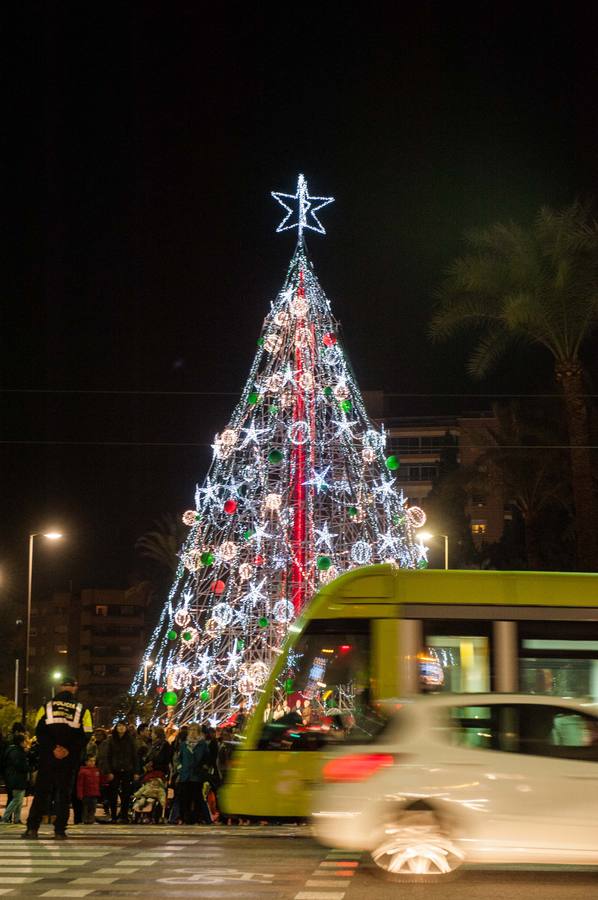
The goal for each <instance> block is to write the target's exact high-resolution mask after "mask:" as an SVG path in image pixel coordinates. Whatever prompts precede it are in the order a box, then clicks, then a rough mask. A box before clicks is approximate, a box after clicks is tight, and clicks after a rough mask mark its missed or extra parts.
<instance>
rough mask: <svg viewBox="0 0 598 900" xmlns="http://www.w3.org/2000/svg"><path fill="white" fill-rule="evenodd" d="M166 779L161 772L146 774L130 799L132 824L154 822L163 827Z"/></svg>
mask: <svg viewBox="0 0 598 900" xmlns="http://www.w3.org/2000/svg"><path fill="white" fill-rule="evenodd" d="M166 796H167V794H166V777H165V775H164V773H163V772H159V771H157V770H156V771H152V772H148V773H147V774H146V775H144V777H143V783H142V785H141V787H140V788H139V790H137V791H135V793H134V794H133V797H132V807H131V811H132V813H133V822H134V823H135V824H136V825H139V824H140V823H142V822H146V823H147V822H155V823H159V824H160V825H163V824H164V822H165V813H166Z"/></svg>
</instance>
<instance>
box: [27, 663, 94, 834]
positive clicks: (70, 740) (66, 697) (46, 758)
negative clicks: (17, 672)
mask: <svg viewBox="0 0 598 900" xmlns="http://www.w3.org/2000/svg"><path fill="white" fill-rule="evenodd" d="M77 687H78V685H77V681H76V679H75V678H64V679H63V681H62V683H61V685H60V687H59V689H58V693H57V694H56V696H55V697H54V699H53V700H50V701H49V702H48V703H46V705H45V706H42V707H40V709H39V711H38V714H37V725H36V728H35V735H36V737H37V742H38V745H39V770H38V773H37V780H36V782H35V793H34V797H33V803H32V804H31V809H30V810H29V817H28V819H27V831H26V832H25V833H24V834H23V835H21V837H23V838H25V839H35V838H37V832H38V830H39V826H40V824H41V821H42V817H43V815H44V814H45V812H46V811H47V808H48V805H49V802H50V799H51V798H53V799H54V804H55V813H56V819H55V822H54V837H55V838H58V839H64V838H66V826H67V822H68V818H69V801H70V796H71V791H72V789H73V783H74V779H75V776H76V774H77V771H78V769H79V765H80V763H81V756H82V753H83V749H84V747H85V745H86V743H87V741H88V740H89V736H90V735H91V731H92V722H91V714H90V712H89V710H88V709H83V704H82V703H77V701H76V699H75V696H74V695H75V694H76V692H77Z"/></svg>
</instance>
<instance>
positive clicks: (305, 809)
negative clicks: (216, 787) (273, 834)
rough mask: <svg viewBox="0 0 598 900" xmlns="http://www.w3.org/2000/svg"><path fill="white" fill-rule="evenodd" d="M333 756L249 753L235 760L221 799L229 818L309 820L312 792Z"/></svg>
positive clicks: (254, 751)
mask: <svg viewBox="0 0 598 900" xmlns="http://www.w3.org/2000/svg"><path fill="white" fill-rule="evenodd" d="M329 755H330V753H328V754H326V752H325V751H317V750H315V751H296V752H295V751H292V750H279V751H277V750H245V751H243V752H241V753H238V754H236V755H235V757H234V765H233V766H232V767H231V769H230V770H229V772H228V773H227V779H226V782H225V784H224V787H223V788H222V789H221V791H220V792H219V795H218V799H219V803H220V806H221V810H222V812H223V813H224V814H225V815H227V816H235V815H238V816H260V817H271V818H279V817H280V818H284V817H293V818H307V816H309V814H310V791H311V788H312V786H313V785H314V784H316V783H317V782H318V781H319V778H320V772H321V770H322V766H323V764H324V762H325V760H326V758H327V757H328V756H329Z"/></svg>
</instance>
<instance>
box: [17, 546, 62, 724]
mask: <svg viewBox="0 0 598 900" xmlns="http://www.w3.org/2000/svg"><path fill="white" fill-rule="evenodd" d="M40 536H41V537H45V538H48V540H50V541H58V540H60V538H61V537H62V535H61V534H60V532H58V531H34V532H32V533H31V534H30V535H29V570H28V577H27V625H26V631H25V666H24V668H25V672H24V675H23V703H22V707H23V725H25V726H26V725H27V712H28V707H29V651H30V645H31V586H32V584H33V539H34V538H36V537H40Z"/></svg>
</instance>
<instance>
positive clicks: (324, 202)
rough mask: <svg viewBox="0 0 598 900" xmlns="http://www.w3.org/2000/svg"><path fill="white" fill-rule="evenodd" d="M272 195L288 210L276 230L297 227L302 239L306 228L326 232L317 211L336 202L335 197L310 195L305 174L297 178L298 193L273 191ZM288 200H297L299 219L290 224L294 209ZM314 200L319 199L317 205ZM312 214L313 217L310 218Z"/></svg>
mask: <svg viewBox="0 0 598 900" xmlns="http://www.w3.org/2000/svg"><path fill="white" fill-rule="evenodd" d="M272 196H273V197H274V199H275V200H277V201H278V202H279V203H280V205H281V206H284V208H285V209H286V211H287V214H286V216H285V217H284V219H283V220H282V222H281V223H280V225H279V226H278V228H277V229H276V231H288V230H289V228H296V229H297V231H298V233H299V240H301V238H302V236H303V230H304V229H305V228H309V229H311V231H318V232H319V233H320V234H326V229H325V228H324V226H323V225H322V223H321V222H320V220H319V219H318V217H317V216H316V213H317V212H318V210H319V209H322V207H323V206H328V204H329V203H334V197H310V195H309V191H308V189H307V181H306V180H305V178H304V176H303V175H299V178H298V179H297V193H296V194H281V193H280V192H279V191H272ZM283 198H284V199H283ZM286 200H296V201H297V221H296V222H290V223H289V224H287V222H288V221H289V219H290V218H291V216H292V215H293V213H294V209H293V207H292V206H289V204H288V203H286V202H285V201H286ZM314 201H317V205H316V206H314ZM310 216H311V219H310V218H309V217H310ZM314 222H315V224H314Z"/></svg>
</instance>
